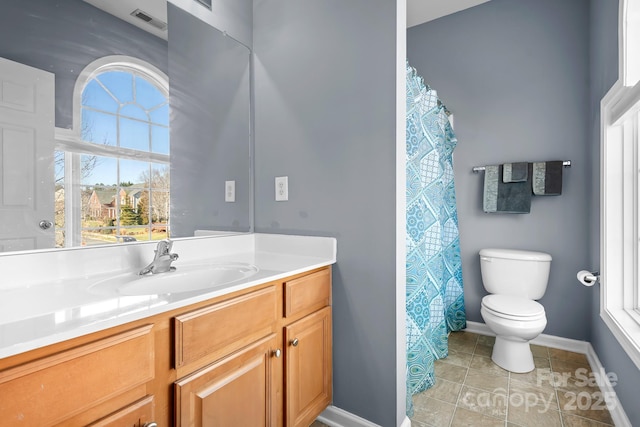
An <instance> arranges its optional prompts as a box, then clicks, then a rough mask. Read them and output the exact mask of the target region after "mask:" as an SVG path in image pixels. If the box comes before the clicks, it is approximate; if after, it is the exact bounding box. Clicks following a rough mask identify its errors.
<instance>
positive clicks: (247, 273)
mask: <svg viewBox="0 0 640 427" xmlns="http://www.w3.org/2000/svg"><path fill="white" fill-rule="evenodd" d="M257 272H258V267H256V266H255V265H253V264H247V263H218V264H214V263H212V264H193V265H183V266H177V267H176V270H175V271H170V272H166V273H159V274H148V275H144V276H140V275H139V274H137V273H123V274H119V275H116V276H113V277H110V278H108V279H103V280H99V281H97V282H95V283H93V284H92V285H91V286H90V287H89V292H91V293H95V294H99V295H105V294H110V295H113V294H119V295H155V294H169V293H180V292H191V291H198V290H203V289H208V288H219V287H221V286H226V285H228V284H230V283H233V282H236V281H238V280H243V279H246V278H248V277H251V276H253V275H254V274H256V273H257Z"/></svg>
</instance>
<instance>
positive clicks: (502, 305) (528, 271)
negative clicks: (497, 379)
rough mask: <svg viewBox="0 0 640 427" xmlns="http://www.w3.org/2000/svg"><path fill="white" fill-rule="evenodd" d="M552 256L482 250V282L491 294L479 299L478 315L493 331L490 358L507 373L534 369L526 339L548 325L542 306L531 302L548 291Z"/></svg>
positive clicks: (532, 336)
mask: <svg viewBox="0 0 640 427" xmlns="http://www.w3.org/2000/svg"><path fill="white" fill-rule="evenodd" d="M550 266H551V255H549V254H546V253H543V252H533V251H522V250H515V249H482V250H481V251H480V271H481V272H482V283H483V285H484V288H485V289H486V290H487V292H489V293H490V294H491V295H487V296H485V297H484V298H482V306H481V308H480V314H481V315H482V318H483V319H484V322H485V323H486V325H487V326H488V327H489V329H491V330H492V331H493V332H494V333H495V334H496V342H495V344H494V346H493V354H492V356H491V359H492V360H493V361H494V362H495V363H496V364H497V365H498V366H500V367H502V368H504V369H506V370H507V371H510V372H518V373H522V372H530V371H533V369H534V368H535V366H534V364H533V355H532V354H531V348H530V347H529V341H530V340H532V339H534V338H535V337H537V336H538V335H540V334H541V333H542V331H543V330H544V328H545V326H546V325H547V317H546V315H545V312H544V307H543V306H542V305H541V304H539V303H538V302H536V301H534V300H537V299H540V298H542V296H543V295H544V293H545V291H546V290H547V282H548V280H549V267H550Z"/></svg>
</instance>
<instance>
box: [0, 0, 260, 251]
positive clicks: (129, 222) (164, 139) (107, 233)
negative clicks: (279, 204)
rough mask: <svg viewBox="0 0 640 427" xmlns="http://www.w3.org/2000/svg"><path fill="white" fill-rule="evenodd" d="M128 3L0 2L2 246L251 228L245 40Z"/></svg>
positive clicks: (183, 16) (176, 12) (172, 11)
mask: <svg viewBox="0 0 640 427" xmlns="http://www.w3.org/2000/svg"><path fill="white" fill-rule="evenodd" d="M89 3H91V4H89ZM134 3H136V2H133V1H130V0H127V1H124V0H119V1H114V0H86V1H83V0H60V1H56V2H51V1H49V0H30V1H29V2H24V1H21V0H5V1H3V2H2V5H1V6H0V11H1V12H2V13H0V27H1V28H2V31H3V32H5V37H0V58H3V59H1V60H0V78H1V79H2V83H3V85H4V87H5V90H4V91H3V92H2V98H1V99H0V131H1V132H2V139H1V142H0V144H1V145H2V146H1V147H0V148H2V151H1V152H2V156H3V159H2V162H0V165H2V166H1V167H0V192H1V194H0V195H1V196H2V197H0V252H2V251H16V250H31V249H43V248H52V247H54V246H55V247H71V246H87V245H96V244H107V243H115V242H123V241H133V240H150V239H162V238H167V237H172V238H175V237H189V236H193V235H194V232H195V231H196V230H200V229H204V230H214V231H224V232H249V231H252V224H251V220H252V215H251V212H250V209H251V200H252V197H251V191H252V181H251V176H252V175H251V174H252V171H251V141H250V138H251V136H250V135H251V128H250V90H249V81H250V76H249V72H250V71H249V70H250V67H249V58H250V52H249V50H248V49H247V48H246V47H245V46H243V45H242V44H240V43H238V42H236V41H235V40H233V39H232V38H230V37H227V36H225V35H224V34H222V33H221V32H219V31H218V30H216V29H215V28H213V27H211V26H209V25H207V24H205V23H204V22H202V21H200V20H198V19H197V18H195V17H193V16H192V15H190V14H189V13H187V12H185V11H183V10H182V9H180V8H178V7H176V6H174V5H172V4H168V5H166V4H165V3H164V2H158V1H155V2H151V3H153V4H154V5H157V4H159V3H160V4H162V7H161V8H160V9H153V10H145V9H144V8H145V7H147V6H148V4H146V3H141V4H134ZM96 6H97V7H96ZM119 6H123V7H124V8H125V9H123V11H119V10H118V7H119ZM98 7H100V8H101V9H104V10H107V11H109V12H110V13H106V12H104V11H103V10H101V9H98ZM129 9H130V10H129ZM111 13H113V14H114V15H118V14H121V15H120V16H121V17H122V18H123V19H124V18H126V19H128V20H134V21H135V20H137V19H138V18H136V16H143V17H144V18H151V22H148V19H143V20H140V22H139V23H137V24H136V25H135V26H134V25H132V24H131V23H127V22H125V21H124V20H121V19H118V18H116V17H115V16H113V15H112V14H111ZM163 20H164V21H168V31H167V28H166V27H167V26H166V25H164V29H163V24H164V22H163ZM145 26H147V27H148V30H149V31H144V30H142V29H141V28H145ZM7 34H10V37H7V36H6V35H7ZM5 58H6V59H5ZM6 88H11V90H7V89H6ZM23 89H24V91H22V92H21V90H23ZM25 100H26V101H25ZM28 100H35V102H34V103H31V104H29V102H28ZM32 104H33V105H32ZM228 181H232V182H233V183H234V185H235V194H234V195H233V196H234V197H229V195H227V194H225V189H226V187H225V183H226V182H228ZM225 196H226V198H227V199H233V200H235V201H233V202H225ZM43 224H44V226H43ZM47 224H53V226H51V227H46V225H47Z"/></svg>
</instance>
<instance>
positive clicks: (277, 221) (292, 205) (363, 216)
mask: <svg viewBox="0 0 640 427" xmlns="http://www.w3.org/2000/svg"><path fill="white" fill-rule="evenodd" d="M395 43H396V4H395V1H388V0H351V1H349V2H344V0H306V1H290V0H289V1H288V0H256V1H255V2H254V45H253V46H254V53H255V57H254V60H255V64H254V67H255V157H256V179H255V181H256V194H255V197H256V208H255V227H256V231H257V232H263V233H285V234H309V235H322V236H334V237H336V238H337V241H338V262H337V264H336V265H335V267H334V270H333V271H334V275H333V280H334V282H333V310H334V311H333V332H334V341H333V349H334V354H333V356H334V359H333V360H334V361H333V363H334V365H333V366H334V375H333V381H334V382H333V384H334V405H335V406H337V407H339V408H341V409H344V410H346V411H349V412H351V413H353V414H356V415H358V416H361V417H363V418H366V419H368V420H370V421H372V422H374V423H377V424H379V425H382V426H395V425H397V413H396V378H397V376H398V372H396V370H395V366H396V338H397V337H396V289H395V285H396V284H395V274H396V273H395V271H396V270H395V269H396V265H395V251H394V248H395V238H396V237H395V226H396V218H395V199H396V194H395V177H396V168H395V147H396V140H395V130H396V126H395V109H396V105H395V80H396V74H395V64H396V48H395ZM281 175H286V176H288V177H289V201H288V202H275V201H274V177H276V176H281Z"/></svg>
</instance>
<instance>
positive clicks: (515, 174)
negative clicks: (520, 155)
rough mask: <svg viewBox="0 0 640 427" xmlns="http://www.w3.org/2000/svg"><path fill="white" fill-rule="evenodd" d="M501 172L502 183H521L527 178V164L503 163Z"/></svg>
mask: <svg viewBox="0 0 640 427" xmlns="http://www.w3.org/2000/svg"><path fill="white" fill-rule="evenodd" d="M502 166H503V172H502V182H504V183H509V182H523V181H526V180H527V178H529V163H527V162H518V163H505V164H504V165H502Z"/></svg>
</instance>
